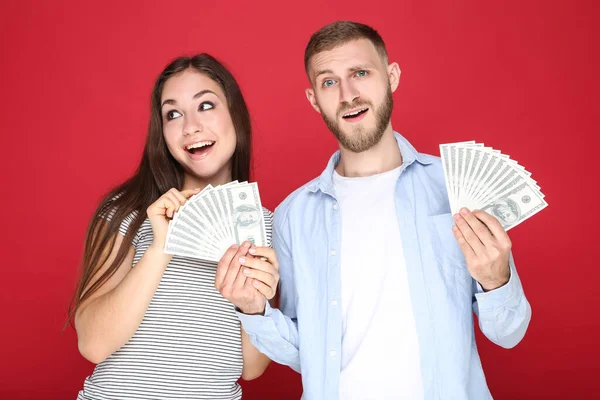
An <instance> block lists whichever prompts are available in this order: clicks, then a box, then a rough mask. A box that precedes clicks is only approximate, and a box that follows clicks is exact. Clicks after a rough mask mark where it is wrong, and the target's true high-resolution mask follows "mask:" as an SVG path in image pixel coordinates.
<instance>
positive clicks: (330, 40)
mask: <svg viewBox="0 0 600 400" xmlns="http://www.w3.org/2000/svg"><path fill="white" fill-rule="evenodd" d="M358 39H367V40H369V41H370V42H371V43H373V45H374V46H375V48H376V49H377V52H378V53H379V55H380V56H381V57H382V58H383V59H384V60H385V62H386V63H387V59H388V56H387V50H386V48H385V43H384V42H383V39H382V38H381V36H380V35H379V33H377V31H376V30H375V29H373V28H371V27H370V26H368V25H365V24H361V23H359V22H352V21H336V22H332V23H331V24H328V25H325V26H324V27H323V28H321V29H319V30H318V31H316V32H315V33H313V35H312V36H311V37H310V40H309V41H308V45H306V49H305V50H304V69H305V70H306V73H307V74H308V64H309V62H310V60H311V58H312V57H313V56H314V55H315V54H318V53H321V52H323V51H327V50H331V49H334V48H336V47H338V46H341V45H343V44H346V43H348V42H351V41H353V40H358Z"/></svg>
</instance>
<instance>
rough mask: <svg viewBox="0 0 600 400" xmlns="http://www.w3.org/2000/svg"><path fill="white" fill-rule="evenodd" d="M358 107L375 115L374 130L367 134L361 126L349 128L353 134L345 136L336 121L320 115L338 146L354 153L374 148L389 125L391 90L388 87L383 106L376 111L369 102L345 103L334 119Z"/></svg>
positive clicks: (392, 101) (391, 102)
mask: <svg viewBox="0 0 600 400" xmlns="http://www.w3.org/2000/svg"><path fill="white" fill-rule="evenodd" d="M358 107H369V111H372V112H374V113H375V129H374V130H373V131H371V132H367V130H366V129H365V128H363V127H362V126H358V125H357V126H355V127H351V128H350V129H352V130H353V131H354V132H353V134H351V135H346V134H345V133H344V132H342V129H341V128H340V125H339V123H338V122H337V121H338V119H337V118H334V119H330V118H329V117H327V116H326V115H325V114H324V113H321V116H322V117H323V120H324V121H325V124H326V125H327V127H328V128H329V130H330V131H331V132H332V133H333V134H334V136H335V137H336V138H337V140H338V142H340V145H341V146H342V147H344V148H345V149H348V150H350V151H352V152H354V153H361V152H363V151H366V150H369V149H370V148H371V147H373V146H375V145H376V144H377V143H379V141H380V140H381V138H382V137H383V133H384V132H385V129H386V128H387V126H388V124H389V123H390V118H391V117H392V109H393V108H394V99H393V97H392V90H391V88H390V87H389V86H388V89H387V93H386V96H385V99H384V101H383V104H381V105H380V106H379V107H378V108H377V109H376V110H375V109H374V107H373V104H372V103H370V102H360V101H358V102H354V103H351V104H350V103H346V104H345V105H343V106H342V107H340V109H339V110H338V112H337V115H336V117H339V116H341V115H343V114H344V113H345V112H346V111H348V110H351V109H355V108H358Z"/></svg>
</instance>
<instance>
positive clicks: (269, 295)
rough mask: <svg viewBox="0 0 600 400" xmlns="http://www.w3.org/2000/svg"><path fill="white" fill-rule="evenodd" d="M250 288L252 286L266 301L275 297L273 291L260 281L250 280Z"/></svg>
mask: <svg viewBox="0 0 600 400" xmlns="http://www.w3.org/2000/svg"><path fill="white" fill-rule="evenodd" d="M252 286H254V287H255V288H256V290H258V291H259V292H260V293H261V294H262V295H263V296H265V297H266V298H267V300H271V299H272V298H273V297H275V289H273V288H272V287H270V286H267V285H265V284H264V283H262V282H261V281H258V280H256V279H252Z"/></svg>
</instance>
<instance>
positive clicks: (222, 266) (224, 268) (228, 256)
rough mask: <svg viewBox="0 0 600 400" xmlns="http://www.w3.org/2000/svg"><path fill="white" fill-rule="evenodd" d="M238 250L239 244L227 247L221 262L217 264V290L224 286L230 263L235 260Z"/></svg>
mask: <svg viewBox="0 0 600 400" xmlns="http://www.w3.org/2000/svg"><path fill="white" fill-rule="evenodd" d="M237 251H238V245H233V246H231V247H230V248H228V249H227V251H226V252H225V254H223V257H221V260H219V263H218V264H217V272H216V275H215V287H216V288H217V290H220V289H221V288H222V287H223V283H224V281H225V276H226V275H227V272H228V271H229V264H231V261H232V260H233V257H234V256H235V255H236V253H237Z"/></svg>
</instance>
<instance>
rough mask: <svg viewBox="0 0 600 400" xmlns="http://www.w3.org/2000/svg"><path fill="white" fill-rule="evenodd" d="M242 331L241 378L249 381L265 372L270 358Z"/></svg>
mask: <svg viewBox="0 0 600 400" xmlns="http://www.w3.org/2000/svg"><path fill="white" fill-rule="evenodd" d="M241 331H242V357H243V359H244V366H243V368H242V379H243V380H245V381H251V380H252V379H256V378H258V377H259V376H261V375H262V374H263V372H265V370H266V369H267V367H268V366H269V364H270V363H271V360H270V359H269V357H267V356H265V355H264V354H262V353H261V352H259V351H258V349H257V348H256V347H254V345H253V344H252V343H251V342H250V338H249V337H248V334H247V333H246V332H244V329H241Z"/></svg>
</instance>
